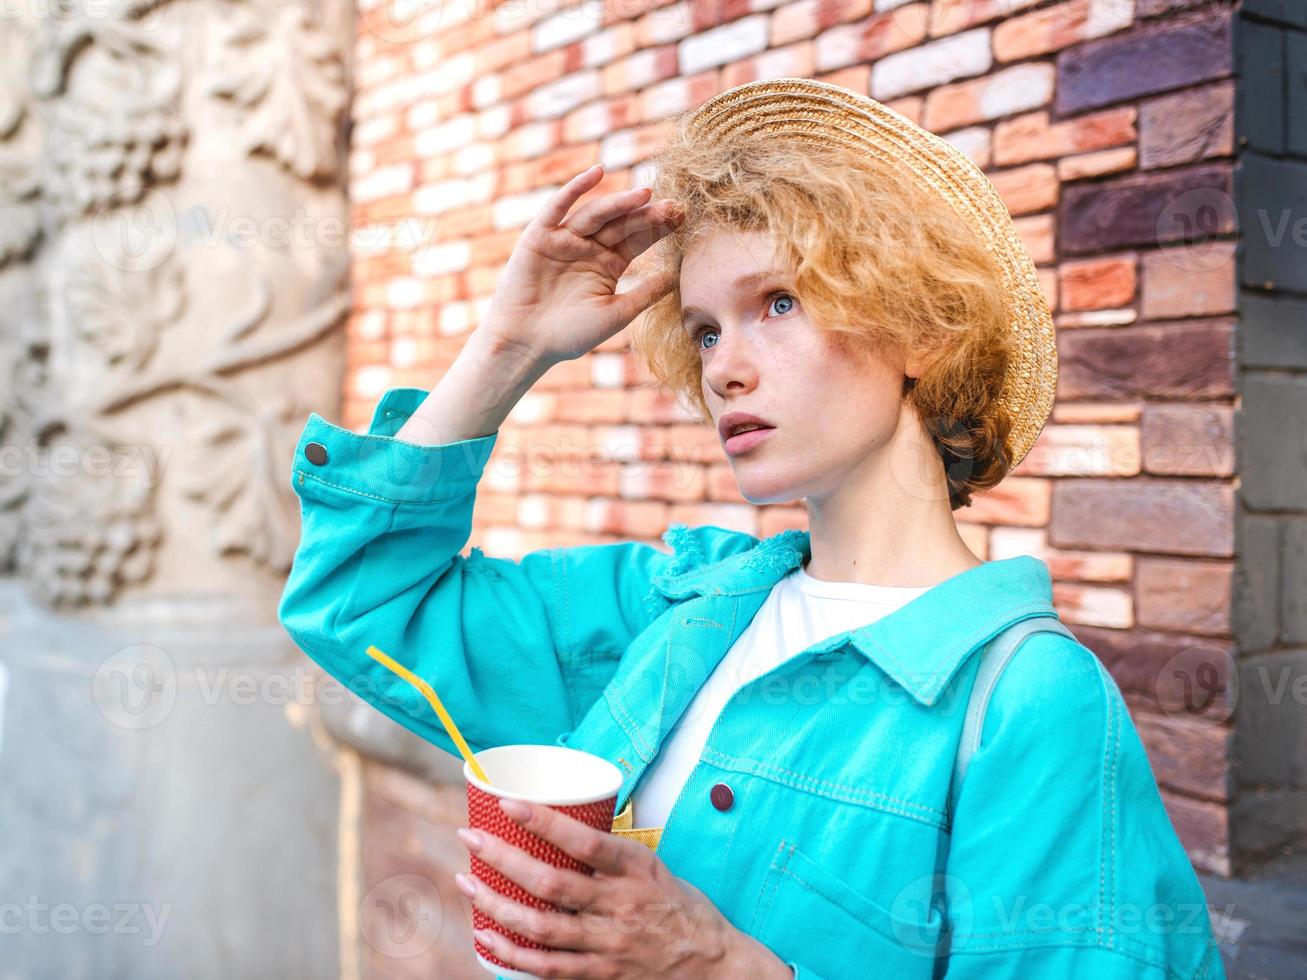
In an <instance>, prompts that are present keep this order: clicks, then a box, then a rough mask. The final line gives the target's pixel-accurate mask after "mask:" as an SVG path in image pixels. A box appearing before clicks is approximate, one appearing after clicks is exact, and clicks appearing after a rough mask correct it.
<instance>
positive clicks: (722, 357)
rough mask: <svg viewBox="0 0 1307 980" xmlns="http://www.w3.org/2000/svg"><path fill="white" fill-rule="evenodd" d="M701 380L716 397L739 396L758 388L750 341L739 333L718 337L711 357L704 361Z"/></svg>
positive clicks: (754, 360)
mask: <svg viewBox="0 0 1307 980" xmlns="http://www.w3.org/2000/svg"><path fill="white" fill-rule="evenodd" d="M703 380H704V383H705V384H706V385H707V386H708V387H709V388H710V389H711V390H712V391H713V393H714V394H716V395H717V397H718V398H725V397H726V396H727V394H733V395H738V394H741V393H743V392H747V391H751V390H752V389H753V388H755V387H756V386H757V384H758V366H757V359H756V358H755V357H754V351H753V350H752V349H751V348H750V345H749V339H748V338H747V337H746V336H745V335H744V334H743V333H742V332H741V331H739V330H730V329H726V330H723V331H721V332H720V333H719V334H718V335H717V343H716V345H715V346H714V347H713V349H712V356H711V357H707V358H706V359H705V360H704V367H703Z"/></svg>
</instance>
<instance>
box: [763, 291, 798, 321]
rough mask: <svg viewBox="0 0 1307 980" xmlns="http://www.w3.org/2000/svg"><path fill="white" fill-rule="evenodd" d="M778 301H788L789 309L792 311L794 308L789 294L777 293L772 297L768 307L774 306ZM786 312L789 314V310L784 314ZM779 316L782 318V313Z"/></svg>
mask: <svg viewBox="0 0 1307 980" xmlns="http://www.w3.org/2000/svg"><path fill="white" fill-rule="evenodd" d="M778 299H787V300H789V301H790V308H791V309H793V307H794V297H793V296H791V295H790V294H789V293H777V294H776V295H775V296H773V297H772V302H771V303H770V304H768V306H771V305H774V304H775V302H776V300H778ZM788 312H789V310H786V311H785V313H788ZM781 315H782V316H784V313H782V314H781Z"/></svg>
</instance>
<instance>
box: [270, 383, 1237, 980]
mask: <svg viewBox="0 0 1307 980" xmlns="http://www.w3.org/2000/svg"><path fill="white" fill-rule="evenodd" d="M426 394H427V393H426V391H424V390H422V389H419V388H395V389H392V390H390V391H389V392H387V393H386V395H385V396H384V397H383V398H382V400H381V402H380V404H379V405H378V406H377V409H376V413H375V415H374V417H373V420H372V423H371V425H370V427H369V429H368V432H367V433H366V434H360V433H355V432H352V431H350V430H348V429H344V428H341V427H339V426H336V425H332V424H331V423H329V422H327V421H326V420H325V419H323V418H322V417H321V416H319V415H317V414H316V413H315V414H312V415H310V417H309V420H308V423H307V424H306V426H305V428H304V431H303V434H302V436H301V439H300V443H299V445H298V446H297V448H296V452H295V457H294V463H293V476H292V483H293V487H294V489H295V492H296V493H297V494H298V495H299V497H300V500H301V506H302V516H303V525H302V537H301V540H300V544H299V549H298V551H297V553H296V556H295V562H294V566H293V568H292V570H291V573H290V578H289V581H288V582H287V584H286V590H285V593H284V595H283V597H282V599H281V604H280V609H279V615H280V618H281V621H282V623H283V624H284V625H285V627H286V629H287V630H288V631H289V633H290V635H291V636H292V637H293V638H294V640H295V641H296V643H297V644H298V645H299V646H300V647H301V648H302V649H303V650H304V651H305V652H306V653H307V654H308V655H309V656H310V657H311V658H313V660H315V661H316V662H317V663H318V664H320V665H321V666H322V667H323V668H324V669H325V670H326V671H327V672H328V673H330V674H331V675H333V676H334V677H336V678H337V679H339V680H340V681H341V682H342V683H344V684H345V685H347V686H348V687H349V688H350V689H351V690H353V691H354V692H355V693H357V694H358V695H360V696H361V697H363V698H364V699H366V700H367V701H368V702H369V703H371V704H372V705H374V706H375V707H376V708H377V709H378V710H380V711H382V712H384V713H385V714H386V715H388V716H389V717H390V718H392V719H394V720H395V721H396V722H398V723H399V724H401V725H403V726H405V727H406V728H408V729H410V730H412V731H414V732H416V733H418V734H419V735H421V736H422V737H423V738H425V739H427V740H428V741H430V742H433V743H435V744H436V745H438V746H439V747H441V748H442V749H444V750H445V751H446V752H449V753H451V754H454V755H457V754H458V750H457V748H456V747H455V746H454V744H453V743H452V741H451V740H450V739H449V737H448V736H447V735H446V733H445V731H444V729H443V728H442V727H441V725H440V723H439V719H438V718H436V716H435V715H434V713H433V712H432V711H431V708H430V706H429V705H428V704H427V703H426V702H425V701H424V700H423V699H422V697H421V696H420V695H419V694H418V693H417V692H416V691H414V690H413V689H412V688H411V687H409V685H407V684H406V683H405V682H404V681H403V680H401V679H399V678H397V677H395V676H394V675H393V674H391V673H390V672H389V671H387V670H386V669H385V668H383V667H381V666H380V665H379V664H377V663H376V662H375V661H373V660H372V659H371V658H370V657H368V656H367V654H366V653H365V652H364V650H365V648H366V647H367V645H368V644H376V645H377V646H379V647H380V648H381V649H383V650H385V651H387V652H388V653H389V654H391V655H392V656H393V657H395V658H396V659H397V660H399V661H400V662H401V663H404V664H405V665H406V666H408V667H409V669H411V670H413V671H414V672H415V673H417V674H419V675H421V676H423V677H425V678H427V679H428V680H430V681H431V683H432V684H433V685H434V687H435V688H436V690H437V691H438V692H439V694H440V696H441V698H442V700H443V701H444V703H445V704H446V706H447V707H448V708H449V710H450V711H451V713H452V714H453V715H454V717H455V718H456V719H457V720H458V722H459V724H460V726H461V728H462V731H463V734H464V737H465V738H466V739H467V741H468V742H469V744H470V745H471V747H472V749H473V750H474V751H477V750H479V749H482V748H485V747H489V746H493V745H499V744H504V743H508V742H536V743H545V744H558V745H568V746H572V747H575V748H579V749H584V750H586V751H588V752H593V753H595V754H597V755H600V756H602V757H604V758H606V759H609V760H610V761H612V762H614V763H615V764H617V765H618V766H619V767H620V768H621V769H622V771H623V772H624V773H625V774H626V779H625V781H624V782H623V784H622V789H621V793H620V795H619V797H618V801H617V806H618V808H619V809H620V808H621V807H622V806H623V805H625V803H626V800H627V798H628V797H629V796H630V794H631V791H632V789H633V787H634V786H635V785H636V783H637V782H638V781H639V779H640V777H641V775H642V773H643V772H644V771H645V768H646V767H647V766H648V765H649V763H650V762H651V761H652V760H653V759H654V757H655V756H656V755H657V753H658V750H659V746H660V745H661V743H662V740H663V738H664V737H665V736H666V735H667V733H668V732H669V730H670V729H671V727H672V726H673V725H674V724H675V722H676V721H677V719H678V717H679V715H680V714H681V713H682V712H683V710H684V709H685V708H686V706H687V705H688V704H689V702H690V700H691V699H692V698H693V696H694V694H695V692H696V691H697V690H698V689H699V687H700V685H702V683H703V682H704V680H705V679H706V678H707V677H708V675H709V674H710V673H711V672H712V670H713V668H714V667H715V666H716V665H717V664H718V663H719V662H720V661H721V659H722V657H723V655H724V654H725V653H726V651H727V650H728V649H729V648H730V646H731V644H732V643H733V642H734V641H735V639H736V638H737V637H738V636H739V635H740V634H741V632H742V631H743V630H744V628H745V627H746V626H747V625H748V623H749V621H750V619H751V618H752V617H753V615H754V614H755V613H756V612H757V611H758V608H759V607H760V606H761V604H762V602H763V601H764V599H765V598H766V597H767V595H768V592H769V591H770V589H771V588H772V586H773V585H774V584H775V583H776V582H777V581H778V580H779V579H780V578H781V577H782V576H783V575H785V574H786V573H787V572H789V571H790V570H792V569H794V568H795V567H796V566H797V565H798V564H799V563H801V562H802V561H804V560H805V559H806V558H807V557H808V555H809V554H810V550H809V540H808V534H807V533H806V532H803V531H797V530H787V531H784V532H782V533H779V534H776V535H774V536H772V537H769V538H766V539H762V540H759V539H758V538H757V537H754V536H753V535H750V534H745V533H741V532H738V531H732V530H727V529H725V528H721V527H716V526H703V527H687V526H685V525H683V524H676V525H673V526H672V527H670V528H669V529H668V530H667V533H666V534H665V535H664V538H663V540H664V542H665V543H667V544H668V545H669V546H670V547H671V549H672V550H671V551H670V552H664V551H662V550H660V549H658V548H656V547H654V546H652V545H648V544H644V543H637V542H628V543H615V544H600V545H583V546H577V547H564V548H548V549H542V550H538V551H533V552H531V553H529V554H527V555H525V556H523V557H522V558H521V559H520V560H516V561H514V560H509V559H501V558H492V557H489V556H486V555H485V554H483V553H482V551H481V550H480V549H479V548H472V549H471V551H470V553H469V554H467V555H463V554H460V551H461V549H462V548H463V546H464V545H465V544H466V543H467V540H468V537H469V535H470V533H471V522H472V509H473V503H474V500H475V497H476V487H477V483H478V481H479V479H480V477H481V475H482V471H483V468H484V466H485V464H486V462H487V461H488V458H489V456H490V453H491V450H492V449H493V448H494V444H495V441H496V439H497V437H498V432H496V433H493V434H491V435H488V436H482V437H478V438H473V439H467V440H463V441H461V442H455V443H449V444H446V445H442V446H417V445H412V444H409V443H405V442H401V441H399V440H396V439H394V438H392V436H393V435H394V433H395V432H396V431H397V430H398V428H399V427H400V425H402V424H403V422H404V421H405V420H406V419H407V418H408V416H409V415H410V414H411V413H412V411H413V410H414V409H415V408H416V407H417V405H418V404H419V403H420V402H421V401H422V399H423V398H424V397H425V396H426ZM312 443H317V444H318V445H319V446H320V447H321V449H322V450H324V451H325V452H320V451H319V450H318V448H317V447H315V448H314V449H313V450H312V451H311V452H309V453H308V454H306V447H308V446H309V445H310V444H312ZM324 456H325V458H324ZM315 460H316V461H315ZM1043 615H1056V613H1055V610H1054V607H1053V605H1052V588H1051V582H1050V578H1049V572H1048V567H1047V566H1046V565H1045V564H1044V562H1042V561H1040V560H1039V559H1037V558H1034V557H1029V556H1021V557H1016V558H1008V559H1003V560H998V561H989V562H986V563H984V564H982V565H980V566H977V567H975V568H972V569H969V570H967V571H965V572H963V573H961V574H959V575H956V576H954V577H952V578H950V579H948V580H947V581H945V582H942V583H940V584H939V585H937V586H935V587H934V588H932V589H930V590H928V591H927V592H925V593H923V594H922V595H921V596H919V597H918V598H916V599H914V600H913V601H911V602H909V603H908V604H907V605H905V606H903V607H901V608H899V609H897V610H895V611H894V612H892V613H891V614H889V615H888V616H886V617H884V618H882V619H880V620H877V621H876V622H874V623H872V624H870V625H868V626H865V627H862V628H859V629H855V630H851V631H847V632H844V633H840V634H838V635H835V636H832V637H829V638H828V639H825V640H822V641H821V642H819V643H816V644H814V645H813V646H811V647H809V648H808V649H806V650H803V651H800V652H797V653H795V654H794V655H793V656H792V657H790V659H788V660H786V661H785V662H784V663H782V664H780V665H779V666H777V667H775V668H774V669H772V670H770V671H768V672H767V673H766V674H764V675H763V676H761V677H759V678H757V679H755V680H753V681H751V682H749V683H747V684H745V685H743V687H741V689H740V690H739V691H738V692H737V693H736V694H735V695H734V696H733V697H732V698H731V700H730V701H729V702H728V703H727V704H726V706H725V707H724V708H723V709H722V711H721V714H720V716H719V717H718V718H717V720H716V722H715V724H714V725H713V727H712V730H711V733H710V734H709V736H708V741H707V744H706V746H705V747H704V750H703V753H702V756H701V758H700V760H699V762H698V763H697V764H696V765H695V767H694V769H693V770H692V772H691V773H690V776H689V779H688V781H687V782H686V784H685V787H684V789H683V791H682V792H681V794H680V796H679V797H678V799H677V801H676V804H675V806H674V808H673V809H672V811H671V813H670V815H669V817H668V819H667V822H666V825H665V827H664V830H663V834H662V839H661V841H660V843H659V845H658V849H657V854H658V855H659V857H660V858H661V859H662V860H663V862H664V863H665V864H666V865H667V867H668V868H669V869H670V870H671V871H672V872H673V873H675V874H676V875H678V876H679V877H681V878H683V879H685V880H686V881H689V882H690V883H692V884H693V885H695V886H696V887H697V888H699V889H700V890H702V891H703V892H704V893H705V894H706V895H707V896H708V897H709V898H710V899H711V900H712V901H713V902H714V904H716V906H717V907H718V908H719V909H720V910H721V912H722V913H723V915H725V916H726V918H727V919H728V920H729V921H730V922H731V923H732V924H733V925H735V926H736V927H737V928H739V929H741V930H743V931H744V932H746V933H748V934H750V935H752V936H754V937H756V938H757V939H758V940H759V941H761V942H762V943H763V944H764V945H766V946H767V947H769V948H770V949H771V950H772V951H773V952H774V953H775V954H776V955H777V956H778V957H779V958H781V959H782V960H784V961H785V962H786V963H788V964H789V965H790V966H791V968H792V969H793V970H794V972H795V974H796V976H797V977H799V978H801V980H819V978H829V980H836V978H846V977H865V976H870V975H876V976H884V977H893V978H896V980H916V978H920V980H927V978H932V977H940V976H947V977H950V978H967V977H975V978H984V980H999V978H1006V977H1011V978H1014V980H1015V978H1021V980H1030V978H1042V977H1048V978H1058V980H1061V978H1066V977H1093V978H1095V980H1114V978H1120V980H1125V978H1127V977H1128V978H1156V980H1164V978H1181V977H1183V978H1214V977H1224V971H1223V969H1222V966H1221V960H1220V956H1219V951H1218V947H1217V946H1216V944H1215V941H1214V939H1213V933H1212V928H1211V923H1210V919H1209V916H1208V910H1207V906H1206V902H1205V900H1204V896H1203V892H1202V890H1201V888H1200V886H1199V882H1198V879H1197V876H1196V875H1195V873H1194V870H1193V868H1192V866H1191V865H1190V863H1189V860H1188V858H1187V857H1186V855H1185V852H1184V850H1183V849H1182V847H1181V845H1180V842H1179V840H1178V839H1177V837H1176V834H1175V831H1174V829H1173V828H1172V825H1171V823H1170V821H1169V819H1168V817H1167V813H1166V811H1165V809H1164V808H1163V805H1162V800H1161V797H1160V795H1159V793H1158V789H1157V784H1156V782H1155V781H1154V777H1153V774H1152V770H1151V768H1150V766H1149V762H1148V758H1147V756H1146V754H1145V751H1144V748H1143V746H1142V744H1141V743H1140V740H1139V736H1138V734H1137V732H1136V730H1135V726H1134V724H1133V723H1132V722H1131V719H1130V716H1129V714H1128V713H1127V711H1126V706H1125V703H1124V701H1123V700H1122V697H1121V694H1120V691H1119V689H1118V688H1117V686H1116V684H1115V682H1114V681H1113V679H1112V677H1111V675H1110V674H1109V673H1108V672H1107V671H1106V670H1105V669H1104V668H1103V666H1102V664H1101V663H1100V662H1099V660H1098V658H1097V657H1096V656H1095V655H1094V654H1093V653H1092V651H1090V650H1089V649H1088V648H1086V647H1085V646H1083V645H1082V644H1080V643H1078V642H1076V641H1075V640H1073V639H1070V638H1067V637H1064V636H1060V635H1056V634H1051V633H1037V634H1035V635H1033V636H1031V637H1030V638H1028V639H1027V640H1026V641H1025V642H1024V643H1023V644H1022V645H1021V646H1020V647H1019V648H1018V650H1017V652H1016V654H1015V656H1014V657H1013V658H1012V660H1011V661H1010V662H1009V663H1008V664H1007V666H1006V668H1005V670H1004V671H1003V673H1002V674H1001V675H1000V679H999V682H998V684H997V686H996V687H995V688H994V691H993V694H992V697H991V700H990V702H989V709H988V712H987V714H986V716H985V723H984V727H983V729H982V739H981V743H980V746H979V748H978V749H977V750H976V752H975V754H974V755H973V756H972V759H971V765H970V768H969V770H968V771H967V775H966V779H965V782H964V783H963V784H962V789H961V793H960V794H959V796H958V798H957V805H956V809H955V811H954V812H952V813H950V812H949V808H948V805H947V797H948V784H949V776H950V773H951V769H952V762H953V758H954V756H955V753H956V751H957V745H958V739H959V733H960V730H961V725H962V719H963V716H964V713H965V706H966V702H967V696H968V694H969V693H970V690H971V684H972V681H973V679H974V677H975V672H976V666H977V663H978V658H977V656H975V655H976V653H977V651H978V650H979V648H980V647H982V646H983V645H984V644H985V643H987V642H988V641H989V640H990V639H991V638H993V637H994V636H995V635H996V634H998V633H999V632H1000V631H1001V630H1003V629H1004V628H1005V627H1007V626H1009V625H1010V624H1012V623H1015V622H1018V621H1020V620H1022V619H1025V618H1028V617H1032V616H1043ZM718 783H724V784H726V786H728V787H729V788H730V790H731V791H732V799H733V802H732V803H731V805H729V806H728V807H727V809H725V810H722V809H718V807H717V806H714V805H713V803H712V802H711V800H710V791H711V790H712V788H713V787H714V786H715V785H717V784H718ZM723 795H724V794H720V793H719V797H718V798H719V801H720V799H721V798H722V796H723ZM636 823H637V825H638V824H639V814H638V813H637V814H636Z"/></svg>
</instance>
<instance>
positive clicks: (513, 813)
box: [499, 800, 531, 820]
mask: <svg viewBox="0 0 1307 980" xmlns="http://www.w3.org/2000/svg"><path fill="white" fill-rule="evenodd" d="M499 805H500V807H501V808H502V809H503V811H504V812H505V813H507V814H508V815H509V816H510V817H512V818H513V819H514V820H525V819H526V818H527V817H529V816H531V808H530V807H529V806H527V805H526V804H525V803H523V802H522V801H521V800H500V801H499Z"/></svg>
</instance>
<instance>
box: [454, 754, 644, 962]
mask: <svg viewBox="0 0 1307 980" xmlns="http://www.w3.org/2000/svg"><path fill="white" fill-rule="evenodd" d="M476 760H477V762H478V763H480V765H481V768H482V769H484V770H485V771H486V775H487V776H489V777H490V779H491V781H492V782H493V783H494V785H493V786H490V785H488V784H486V783H484V782H482V781H481V780H480V779H478V778H477V777H476V776H475V775H474V774H473V772H472V769H471V767H470V766H469V765H468V764H467V763H466V762H464V763H463V778H464V779H466V780H467V825H468V826H469V827H471V828H473V829H474V830H480V831H482V832H484V833H489V834H494V835H495V836H496V837H501V838H503V839H504V840H506V841H508V843H510V844H512V845H513V846H515V847H519V848H521V849H522V850H523V851H526V853H528V854H530V855H531V856H532V857H534V858H538V859H539V860H541V861H545V862H547V863H548V864H552V865H554V866H555V867H558V868H567V869H569V870H571V871H579V872H581V873H582V874H594V868H592V867H590V866H589V865H588V864H583V863H582V862H581V861H579V860H577V859H576V858H574V857H572V856H571V855H570V854H568V853H567V852H566V851H564V850H562V849H560V848H559V847H557V846H555V845H554V844H551V843H549V842H548V841H547V840H545V839H544V838H543V837H539V836H537V835H536V834H533V833H530V832H529V831H527V830H524V829H523V828H522V825H521V824H519V823H517V822H516V821H515V820H513V819H512V818H511V817H509V816H508V814H506V813H505V812H504V811H503V810H501V809H500V808H499V801H500V799H510V800H527V801H528V802H530V803H539V804H543V805H544V806H547V807H550V808H551V809H554V810H558V811H559V812H560V813H565V814H567V815H568V816H569V817H572V818H574V819H576V820H580V821H581V822H582V823H584V824H587V825H589V826H591V827H594V828H595V829H596V830H602V831H605V832H607V833H611V832H612V829H613V816H614V813H615V811H616V808H617V794H618V791H619V790H620V789H621V786H622V778H623V777H622V771H621V770H620V769H618V768H617V767H616V766H615V765H613V764H612V763H611V762H609V761H608V760H607V759H603V758H601V757H599V756H597V755H592V754H591V753H589V752H582V751H581V750H580V749H571V748H567V747H566V746H562V745H499V746H496V747H495V748H492V749H483V750H482V751H480V752H478V753H476ZM471 857H472V874H473V875H474V876H476V877H477V878H478V879H480V880H481V881H482V882H484V883H485V884H486V885H487V886H488V887H490V888H492V889H494V890H495V891H497V892H499V893H500V894H501V895H507V896H508V897H509V898H511V899H512V900H513V901H515V902H519V903H521V904H522V905H526V906H529V907H532V908H538V909H555V910H559V911H569V910H567V909H559V907H558V906H556V905H553V904H551V903H550V902H546V901H545V900H544V899H542V898H537V897H536V896H534V895H532V894H531V893H530V892H528V891H526V890H524V889H523V888H522V887H521V886H519V885H518V884H517V883H516V882H514V881H512V880H511V879H509V878H506V877H505V876H504V875H502V874H500V873H499V872H498V871H497V870H496V869H494V868H492V867H491V866H490V865H488V864H486V863H485V862H484V861H482V860H481V859H480V858H479V857H477V856H476V855H475V854H473V855H472V856H471ZM472 928H474V929H493V930H494V931H495V932H497V933H499V934H500V935H503V936H506V937H507V938H508V939H509V940H511V941H512V942H513V943H515V944H516V945H518V946H523V947H527V948H530V949H546V950H547V949H551V948H552V947H549V946H545V945H542V944H541V943H537V942H535V941H534V940H531V939H528V938H527V937H526V936H523V935H520V934H518V933H516V932H513V931H512V930H511V929H508V928H506V927H504V926H502V925H500V924H499V923H498V922H497V921H495V920H494V919H492V918H491V917H490V916H488V915H486V914H485V913H484V912H482V911H481V910H480V909H479V908H477V907H476V906H475V905H474V906H472ZM472 941H473V944H474V946H475V948H476V954H477V960H478V961H479V962H480V963H481V965H482V966H483V967H485V968H486V969H487V970H489V971H490V972H491V973H493V974H494V975H495V976H499V977H509V978H511V980H540V978H538V977H536V976H535V974H532V973H525V972H523V971H522V970H514V969H512V968H511V967H509V966H508V965H507V964H505V963H504V962H503V961H502V960H500V959H499V958H498V957H496V956H495V954H494V953H492V952H491V951H490V949H489V948H488V947H487V946H485V945H484V944H483V943H481V942H480V940H477V939H476V938H475V937H474V938H473V940H472Z"/></svg>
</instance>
